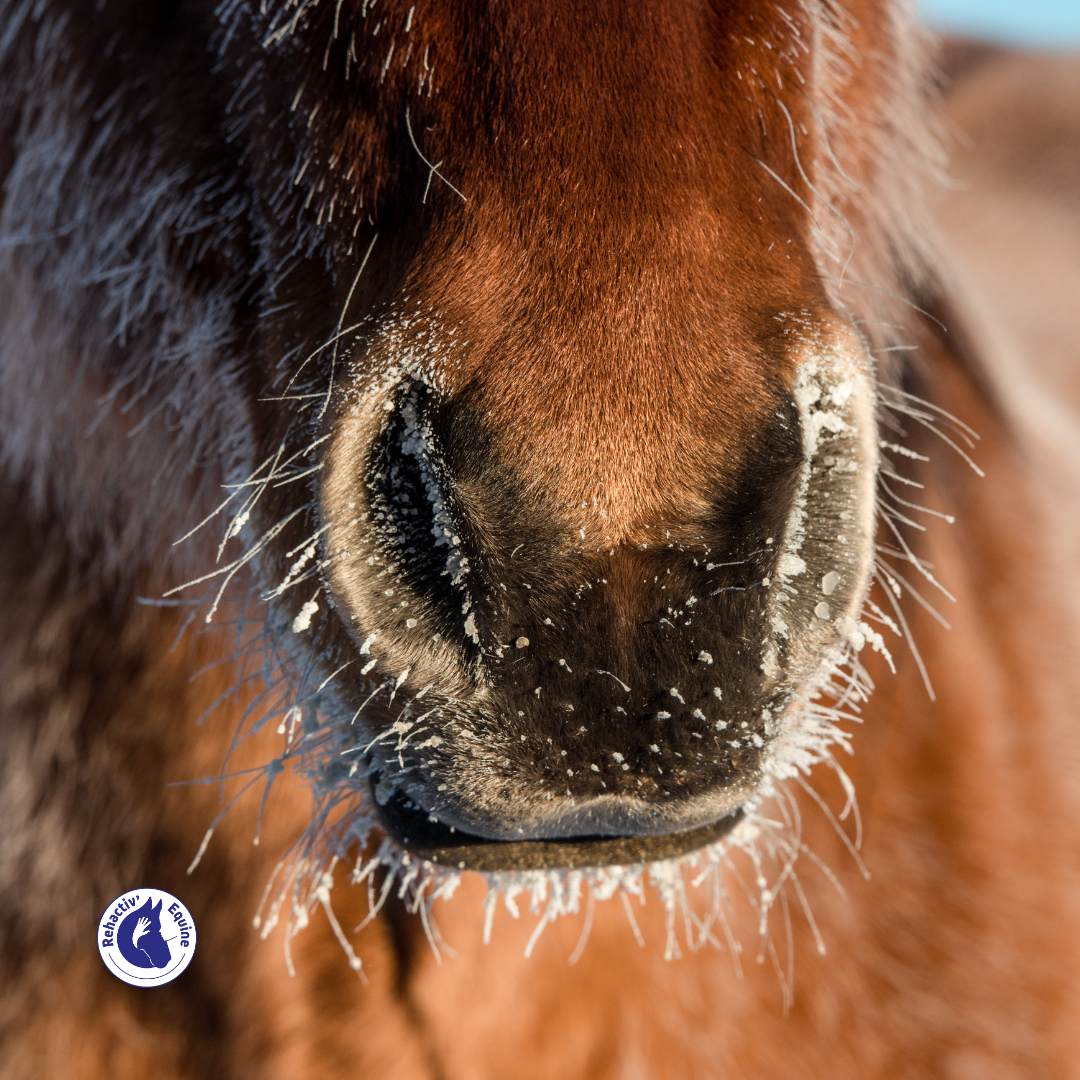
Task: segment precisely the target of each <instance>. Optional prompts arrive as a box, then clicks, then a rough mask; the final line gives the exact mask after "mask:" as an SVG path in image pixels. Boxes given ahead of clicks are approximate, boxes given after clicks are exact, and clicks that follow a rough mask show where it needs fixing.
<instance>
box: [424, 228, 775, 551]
mask: <svg viewBox="0 0 1080 1080" xmlns="http://www.w3.org/2000/svg"><path fill="white" fill-rule="evenodd" d="M499 228H500V226H499V225H498V224H493V225H492V226H491V227H490V228H489V229H478V230H476V231H474V233H473V234H472V236H471V237H470V243H469V244H468V246H467V248H464V249H463V250H461V251H460V252H459V253H458V254H457V255H456V256H455V255H452V254H450V253H449V252H444V253H443V254H442V257H441V259H440V260H439V262H438V264H437V265H436V266H435V267H434V269H433V270H432V271H431V273H432V276H435V277H438V278H440V279H441V278H443V277H445V276H446V275H445V274H444V272H443V270H444V268H445V267H447V266H453V267H454V271H455V272H454V274H453V278H454V281H455V286H454V290H453V295H452V296H447V295H445V293H444V292H443V290H442V289H426V288H425V287H424V286H423V285H422V284H420V285H417V286H415V287H413V288H411V289H410V294H411V296H412V297H414V298H415V297H417V296H419V298H420V300H421V302H422V303H424V304H425V305H426V306H428V307H429V308H430V309H432V310H435V311H437V312H438V319H439V321H440V323H441V324H442V325H443V326H444V327H449V330H448V331H444V335H445V334H446V333H449V334H450V335H452V336H453V339H454V341H455V342H456V344H455V345H454V347H453V348H452V349H451V350H448V351H445V352H443V353H440V354H439V358H438V360H437V361H436V362H437V363H438V364H439V366H440V371H439V377H438V380H437V381H438V385H439V388H440V391H439V392H440V395H441V397H442V398H443V399H444V400H445V401H446V402H448V403H450V404H451V405H455V406H460V407H461V409H462V410H466V411H468V413H469V414H470V415H471V417H472V418H473V423H472V424H471V425H469V428H468V433H467V435H465V436H463V437H464V438H468V439H472V438H473V437H474V433H475V431H476V429H477V428H480V429H482V430H483V432H484V435H485V437H486V439H487V440H489V442H490V446H491V448H492V450H493V452H494V454H495V455H496V456H497V457H498V459H499V460H500V462H501V463H502V464H503V465H504V466H505V467H506V468H507V469H508V470H510V471H511V472H513V473H514V474H515V475H517V476H518V477H521V478H523V483H524V485H525V487H526V488H527V489H528V490H529V491H530V492H531V494H532V495H533V496H534V497H542V499H543V501H544V502H545V503H546V504H547V505H548V506H549V507H550V508H552V509H554V508H556V507H557V508H558V510H559V513H560V516H561V517H562V518H563V519H564V520H565V522H566V524H567V527H568V528H570V529H571V530H573V531H574V532H577V531H579V530H581V529H584V530H585V532H586V534H587V535H588V536H589V537H590V538H592V537H595V538H597V542H598V543H602V542H604V541H605V540H611V541H618V540H626V541H633V542H641V541H643V540H645V539H646V537H644V535H643V530H644V527H645V525H646V524H648V525H649V526H650V527H651V526H653V525H656V524H657V523H659V522H660V521H661V520H667V521H669V522H671V521H675V520H679V519H680V518H682V519H686V518H698V517H700V516H701V514H702V513H704V512H705V511H706V509H707V506H708V503H709V500H710V498H711V497H712V494H713V489H715V487H716V484H717V481H718V477H719V478H720V479H719V482H720V486H723V480H722V477H723V474H724V473H725V472H728V471H730V470H731V469H733V468H735V467H736V466H737V464H738V462H739V460H740V459H741V457H742V456H743V453H744V451H745V447H746V444H747V440H748V439H750V438H751V437H752V433H753V431H754V430H755V428H757V427H759V426H760V425H761V423H762V420H763V418H764V417H766V416H767V415H768V414H769V413H770V411H771V410H772V409H773V408H774V407H775V401H776V391H777V386H778V385H782V384H783V382H784V379H785V371H784V369H785V366H786V364H787V360H786V357H785V356H784V355H783V352H782V350H775V349H772V350H771V349H770V347H769V343H768V342H767V341H765V340H763V339H762V338H761V337H759V336H757V335H755V333H754V330H753V327H752V319H751V318H749V317H748V314H747V312H746V311H745V310H739V309H737V308H735V307H734V305H731V304H725V303H724V302H723V298H722V297H720V296H718V295H717V294H716V290H715V289H713V288H712V287H711V285H709V284H708V283H707V282H706V283H704V284H703V279H705V278H707V277H708V274H709V265H708V264H709V262H710V253H709V252H707V251H705V252H700V251H698V252H686V253H685V257H684V258H681V259H676V258H671V259H670V260H665V261H670V263H671V270H670V273H667V272H665V273H659V274H658V273H657V272H656V268H655V265H653V264H650V265H649V266H648V267H645V266H639V265H638V263H637V262H636V261H635V260H636V256H632V255H630V254H626V255H625V256H620V255H619V254H618V253H617V252H614V251H612V250H611V249H607V250H603V246H602V245H594V247H593V250H592V252H591V255H590V259H589V260H588V261H587V262H585V263H581V262H579V263H574V262H573V261H571V262H570V264H569V265H568V266H567V267H566V268H563V269H561V270H560V268H559V267H558V266H557V265H556V264H555V263H554V262H553V259H554V256H553V254H552V252H551V251H548V250H543V251H540V252H539V253H537V252H536V251H534V250H527V249H521V250H517V251H508V250H507V249H506V244H505V243H503V242H502V240H501V239H500V237H499V234H498V229H499ZM534 246H536V245H534ZM539 246H540V247H545V245H539ZM620 259H622V261H620ZM655 261H656V256H655V254H654V256H653V262H654V263H655ZM710 293H711V295H710ZM556 313H557V317H556ZM453 434H454V433H453V431H452V432H451V437H453ZM454 450H455V448H454V447H450V451H451V452H450V454H449V456H450V457H451V458H456V459H457V460H458V461H462V460H467V459H469V457H470V451H469V448H468V447H467V446H459V447H457V448H456V451H457V452H456V453H454Z"/></svg>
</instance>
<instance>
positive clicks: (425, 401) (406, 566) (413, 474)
mask: <svg viewBox="0 0 1080 1080" xmlns="http://www.w3.org/2000/svg"><path fill="white" fill-rule="evenodd" d="M387 404H388V405H391V407H390V408H388V409H385V412H384V419H383V424H382V426H381V430H380V431H379V432H378V434H377V436H376V437H375V439H374V441H373V443H372V445H371V449H370V451H369V454H368V459H367V468H366V473H365V475H364V478H363V484H364V487H365V489H366V494H367V504H368V507H369V513H370V517H371V528H370V539H371V540H372V545H371V547H372V550H371V554H370V555H369V556H368V558H369V560H370V561H371V566H372V567H373V568H375V567H378V568H379V570H378V573H380V574H381V575H382V576H383V578H384V581H385V584H384V588H382V589H381V590H376V591H377V592H381V593H382V595H383V597H384V598H385V600H386V601H388V603H386V604H385V605H384V607H385V608H387V609H389V610H388V613H390V612H394V613H397V614H398V620H397V621H402V616H404V621H405V623H406V627H405V628H406V629H407V630H408V629H413V627H415V626H416V621H414V623H413V627H410V626H409V625H408V621H409V619H410V618H412V619H414V620H419V619H420V618H421V617H422V618H423V620H424V623H425V627H424V629H425V631H426V632H427V633H429V634H438V635H439V636H440V637H442V638H445V639H446V640H449V641H454V642H457V643H458V644H459V645H461V647H463V648H464V649H465V650H466V654H469V653H471V652H475V650H476V648H477V647H478V645H479V640H478V637H477V635H476V634H475V633H472V634H470V633H469V632H468V630H469V619H468V615H469V611H468V610H467V608H468V607H469V606H470V605H469V601H468V593H467V591H466V589H465V580H466V577H467V575H468V573H469V570H470V562H471V560H474V559H475V545H474V543H473V542H472V540H471V537H470V536H469V533H468V526H467V522H465V521H464V520H463V515H462V514H461V512H460V508H459V507H457V506H456V505H455V503H456V498H455V487H454V484H453V482H452V480H451V479H450V477H449V475H448V473H447V469H446V466H445V463H444V459H443V451H442V446H441V445H440V435H439V433H438V429H437V425H436V423H435V416H434V413H435V408H436V401H435V398H434V394H433V392H432V391H431V390H429V389H428V388H427V387H425V386H423V385H421V384H419V383H406V384H404V385H403V386H402V388H401V389H400V390H399V392H398V394H397V396H396V398H395V399H394V400H393V401H392V403H391V402H388V403H387ZM463 608H464V609H466V610H463ZM410 609H412V610H413V612H414V614H413V615H411V616H410V615H409V614H406V613H407V612H409V611H410Z"/></svg>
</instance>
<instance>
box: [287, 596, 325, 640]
mask: <svg viewBox="0 0 1080 1080" xmlns="http://www.w3.org/2000/svg"><path fill="white" fill-rule="evenodd" d="M318 610H319V605H318V604H317V603H316V602H315V601H314V600H309V601H308V602H307V603H306V604H304V606H303V607H302V608H301V609H300V613H299V614H298V615H297V616H296V618H295V619H293V622H292V631H293V633H294V634H302V633H303V632H304V631H305V630H306V629H307V628H308V627H309V626H310V625H311V616H312V615H314V614H315V612H316V611H318Z"/></svg>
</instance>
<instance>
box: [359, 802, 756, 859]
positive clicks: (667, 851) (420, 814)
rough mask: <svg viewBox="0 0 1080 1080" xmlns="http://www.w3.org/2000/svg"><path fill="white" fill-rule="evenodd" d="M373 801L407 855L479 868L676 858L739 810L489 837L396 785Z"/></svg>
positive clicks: (730, 825) (707, 839) (718, 835)
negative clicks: (637, 824)
mask: <svg viewBox="0 0 1080 1080" xmlns="http://www.w3.org/2000/svg"><path fill="white" fill-rule="evenodd" d="M376 805H377V807H378V815H379V822H380V824H381V825H382V827H383V829H384V830H385V831H386V832H387V834H388V835H389V836H390V837H391V838H392V839H393V840H394V841H396V842H397V843H398V844H400V845H401V847H402V848H403V849H404V850H405V851H407V852H408V853H409V854H410V855H412V856H414V857H416V858H418V859H422V860H424V861H426V862H430V863H435V864H437V865H439V866H446V867H452V868H454V869H457V870H476V871H480V872H482V873H498V872H506V871H511V870H578V869H586V868H590V867H593V868H595V867H601V866H631V865H634V864H640V863H648V862H661V861H663V860H666V859H678V858H682V857H683V856H686V855H691V854H693V853H694V852H695V851H698V850H699V849H701V848H703V847H706V846H708V845H709V844H714V843H716V842H717V841H718V840H722V839H723V838H724V837H725V836H727V835H728V833H730V832H731V830H732V829H734V828H735V826H736V825H738V823H739V822H740V821H741V820H742V818H743V816H744V811H743V810H742V809H741V808H739V809H736V810H733V811H731V812H730V813H728V814H726V815H724V816H723V817H721V818H719V819H718V820H717V821H712V822H709V823H707V824H705V825H699V826H697V827H695V828H692V829H687V830H685V831H683V832H672V833H665V834H661V835H658V836H640V835H639V836H569V837H565V838H562V839H543V840H492V839H489V838H488V837H484V836H476V835H474V834H472V833H468V832H463V831H462V830H461V829H455V828H454V827H452V826H450V825H447V824H445V823H444V822H441V821H437V820H434V819H433V815H430V814H429V813H428V812H427V811H426V810H424V809H423V808H422V807H420V806H418V805H417V804H416V803H414V802H413V801H412V800H411V799H409V797H408V796H407V795H405V794H404V793H403V792H401V791H396V792H394V794H393V795H392V796H391V797H390V798H389V799H387V800H386V801H385V802H384V803H382V804H381V805H380V804H376Z"/></svg>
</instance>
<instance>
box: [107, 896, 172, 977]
mask: <svg viewBox="0 0 1080 1080" xmlns="http://www.w3.org/2000/svg"><path fill="white" fill-rule="evenodd" d="M116 944H117V947H118V948H119V949H120V955H121V956H123V958H124V959H125V960H126V961H127V962H128V963H129V964H134V966H135V967H141V968H149V967H155V968H163V967H168V965H169V961H170V960H171V959H172V950H171V949H170V948H169V943H168V942H167V941H166V940H165V939H164V938H163V937H162V936H161V901H160V900H159V901H158V902H157V906H154V904H153V897H148V898H147V901H146V903H145V904H143V906H142V907H141V908H137V909H136V910H135V911H132V912H130V913H129V914H128V915H126V916H125V917H124V920H123V921H122V922H121V923H120V926H119V927H118V929H117V931H116Z"/></svg>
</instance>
